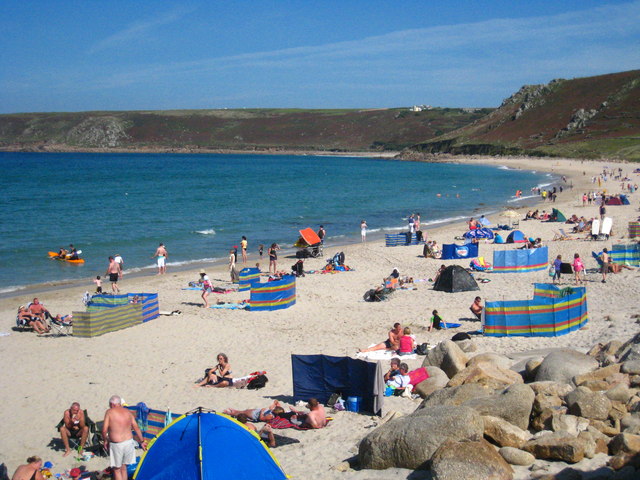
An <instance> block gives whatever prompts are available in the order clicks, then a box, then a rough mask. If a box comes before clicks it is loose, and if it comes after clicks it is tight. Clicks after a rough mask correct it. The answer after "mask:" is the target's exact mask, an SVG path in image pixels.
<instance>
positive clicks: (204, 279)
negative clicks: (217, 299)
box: [200, 270, 213, 308]
mask: <svg viewBox="0 0 640 480" xmlns="http://www.w3.org/2000/svg"><path fill="white" fill-rule="evenodd" d="M200 282H201V283H202V295H201V297H202V300H203V301H204V305H203V308H209V300H208V299H207V297H208V296H209V294H210V293H211V292H213V285H211V280H209V275H207V273H206V272H205V271H204V270H200Z"/></svg>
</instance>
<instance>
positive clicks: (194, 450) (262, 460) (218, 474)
mask: <svg viewBox="0 0 640 480" xmlns="http://www.w3.org/2000/svg"><path fill="white" fill-rule="evenodd" d="M221 446H224V452H225V454H224V457H223V458H221V457H220V447H221ZM133 478H134V479H135V480H170V479H175V478H180V479H182V480H214V479H215V480H217V479H227V478H228V479H234V480H245V479H246V480H260V479H263V480H280V479H286V478H287V476H286V475H285V473H284V472H283V471H282V468H280V465H279V464H278V461H277V460H276V459H275V457H274V456H273V455H272V454H271V452H270V450H269V449H268V448H267V446H266V445H264V444H263V443H262V442H261V441H260V438H259V437H258V435H257V434H256V433H255V432H252V431H249V430H247V429H246V428H245V427H244V426H243V425H242V424H241V423H239V422H237V421H236V420H234V419H232V418H231V417H229V416H227V415H224V414H220V413H217V412H215V411H209V410H205V409H203V408H202V407H199V408H197V409H195V410H193V411H191V412H188V413H186V414H184V415H182V416H181V417H179V418H177V419H176V420H174V421H173V422H172V423H171V424H170V425H169V426H167V427H166V428H165V429H164V430H162V432H160V434H159V435H158V436H157V437H156V438H155V439H154V440H153V441H152V442H151V443H150V444H149V448H148V450H147V452H146V453H145V454H144V456H143V457H142V459H141V460H140V464H139V465H138V468H137V469H136V472H135V473H134V475H133Z"/></svg>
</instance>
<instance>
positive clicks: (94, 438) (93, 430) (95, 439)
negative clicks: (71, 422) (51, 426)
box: [55, 409, 101, 453]
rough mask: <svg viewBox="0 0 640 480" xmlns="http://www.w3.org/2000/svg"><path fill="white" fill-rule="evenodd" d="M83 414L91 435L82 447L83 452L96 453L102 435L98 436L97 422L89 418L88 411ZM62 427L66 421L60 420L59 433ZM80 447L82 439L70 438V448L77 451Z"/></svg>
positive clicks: (57, 428) (57, 426) (57, 427)
mask: <svg viewBox="0 0 640 480" xmlns="http://www.w3.org/2000/svg"><path fill="white" fill-rule="evenodd" d="M83 412H84V419H85V422H86V425H87V427H89V434H88V435H87V441H86V443H85V444H84V445H83V446H82V447H83V450H86V451H88V452H94V453H96V451H97V450H99V449H100V442H99V439H100V437H101V435H98V434H97V425H96V422H94V421H93V420H91V418H89V414H88V413H87V410H86V409H85V410H83ZM62 425H64V420H60V422H58V424H57V425H56V427H55V428H56V431H57V432H59V431H60V427H62ZM79 446H80V437H76V436H70V437H69V447H70V448H71V449H73V450H77V449H78V447H79Z"/></svg>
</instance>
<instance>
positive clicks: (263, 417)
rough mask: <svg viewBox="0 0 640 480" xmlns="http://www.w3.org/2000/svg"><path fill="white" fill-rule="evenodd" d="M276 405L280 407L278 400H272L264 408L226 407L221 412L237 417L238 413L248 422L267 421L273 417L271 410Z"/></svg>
mask: <svg viewBox="0 0 640 480" xmlns="http://www.w3.org/2000/svg"><path fill="white" fill-rule="evenodd" d="M276 407H281V408H282V405H280V402H279V401H278V400H274V401H273V403H271V405H269V406H268V407H266V408H249V409H247V410H236V409H235V408H227V409H226V410H223V411H222V413H224V414H226V415H229V416H230V417H238V415H245V416H246V417H247V420H248V421H250V422H268V421H269V420H273V417H275V415H274V413H273V410H274V409H275V408H276Z"/></svg>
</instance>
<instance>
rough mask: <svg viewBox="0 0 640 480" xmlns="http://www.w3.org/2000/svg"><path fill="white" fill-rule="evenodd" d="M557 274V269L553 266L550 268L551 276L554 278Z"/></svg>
mask: <svg viewBox="0 0 640 480" xmlns="http://www.w3.org/2000/svg"><path fill="white" fill-rule="evenodd" d="M555 274H556V267H554V266H553V265H551V266H550V267H549V276H550V277H553V276H554V275H555Z"/></svg>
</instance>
